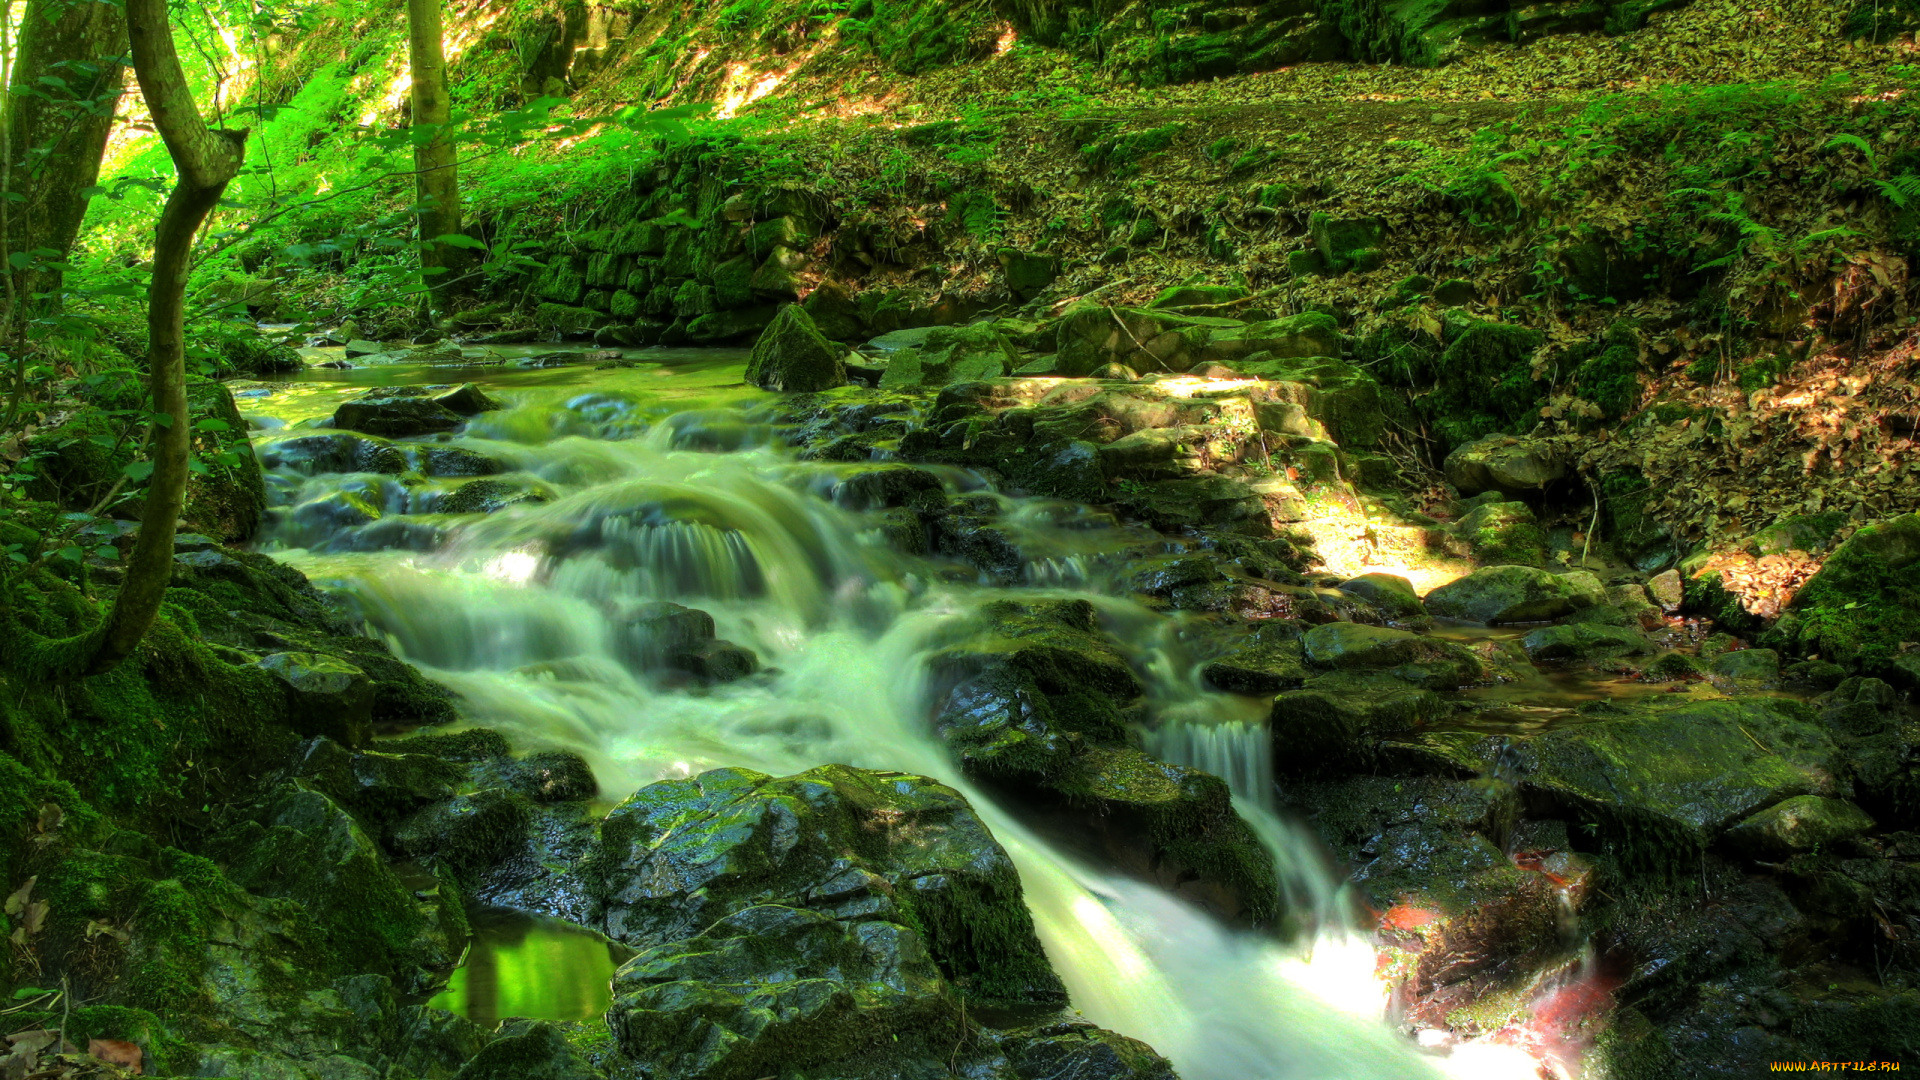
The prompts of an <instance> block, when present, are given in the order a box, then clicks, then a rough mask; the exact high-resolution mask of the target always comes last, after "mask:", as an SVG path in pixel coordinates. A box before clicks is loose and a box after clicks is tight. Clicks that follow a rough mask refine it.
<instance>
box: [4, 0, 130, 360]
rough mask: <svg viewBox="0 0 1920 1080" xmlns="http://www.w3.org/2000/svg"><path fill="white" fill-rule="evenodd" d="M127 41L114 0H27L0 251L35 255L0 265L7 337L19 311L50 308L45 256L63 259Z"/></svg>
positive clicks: (20, 326)
mask: <svg viewBox="0 0 1920 1080" xmlns="http://www.w3.org/2000/svg"><path fill="white" fill-rule="evenodd" d="M126 48H127V17H126V11H125V9H124V8H122V7H121V6H120V5H119V4H111V3H99V2H96V0H28V3H27V7H26V14H25V16H24V18H23V19H22V20H21V24H20V36H19V48H18V52H17V57H18V59H17V61H16V62H15V65H14V72H13V84H12V89H11V92H10V93H9V94H8V95H7V105H6V108H5V110H4V114H3V115H0V124H4V125H5V127H6V137H5V139H4V140H0V141H3V142H4V145H5V148H6V156H7V158H8V161H7V163H6V164H7V167H6V168H5V169H4V170H0V192H4V193H10V194H9V196H8V197H7V209H6V217H7V221H6V225H7V228H6V236H5V238H4V241H5V247H6V249H7V250H6V252H5V254H11V253H13V252H22V253H24V254H26V255H28V256H29V257H30V258H33V259H34V263H35V264H36V265H34V266H32V267H30V268H28V269H25V270H15V269H12V268H11V267H7V269H6V270H5V271H4V272H8V273H11V274H12V277H13V281H12V293H11V295H12V297H13V300H14V302H13V304H12V305H11V310H10V311H9V312H8V313H7V314H8V317H7V319H6V323H5V325H4V326H0V340H4V341H5V342H6V343H7V345H8V346H12V347H17V343H18V341H19V339H20V337H21V336H22V334H23V331H24V327H25V324H26V322H27V320H29V319H31V318H34V317H36V316H38V315H42V314H46V313H50V312H56V311H58V310H59V305H60V289H61V284H62V277H63V275H62V274H61V272H60V271H59V270H58V269H55V268H54V267H53V266H48V265H45V264H47V263H54V264H57V263H59V262H60V261H61V260H64V259H65V258H66V257H67V253H68V251H69V250H70V249H71V248H72V247H73V242H74V239H75V238H76V237H77V236H78V235H79V234H80V223H81V220H82V219H83V218H84V217H85V216H86V213H87V202H88V199H89V196H88V195H87V190H88V189H89V188H91V187H93V186H94V184H95V183H96V182H98V180H99V178H100V157H101V154H102V153H103V152H104V151H105V150H106V146H107V135H108V133H109V132H110V131H111V129H112V127H113V112H114V107H115V106H116V105H117V104H118V103H119V100H120V93H121V89H122V87H123V85H124V82H125V78H124V75H123V72H124V70H125V68H124V65H123V63H122V58H123V56H124V55H125V53H126ZM47 80H58V83H59V84H64V86H62V85H59V84H56V83H54V82H49V81H47ZM16 200H18V201H16ZM36 252H38V253H42V254H39V255H35V253H36ZM5 265H6V264H5V262H4V259H0V266H5Z"/></svg>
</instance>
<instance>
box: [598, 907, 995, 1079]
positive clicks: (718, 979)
mask: <svg viewBox="0 0 1920 1080" xmlns="http://www.w3.org/2000/svg"><path fill="white" fill-rule="evenodd" d="M613 985H614V994H615V997H614V1002H613V1007H612V1008H611V1009H610V1010H609V1011H608V1027H609V1028H611V1029H612V1031H613V1033H614V1037H615V1038H616V1039H617V1040H618V1041H619V1044H620V1048H621V1050H622V1051H624V1052H625V1053H626V1055H627V1056H628V1057H629V1058H631V1059H634V1060H636V1061H643V1062H647V1063H648V1064H650V1065H653V1066H655V1067H656V1068H658V1069H660V1070H661V1071H662V1073H663V1074H665V1075H670V1076H676V1077H686V1078H688V1080H754V1078H757V1077H760V1076H765V1075H770V1070H771V1071H778V1070H780V1069H782V1068H788V1069H791V1068H803V1067H808V1066H812V1065H816V1064H829V1063H832V1064H838V1063H839V1062H842V1061H845V1060H846V1059H848V1058H853V1057H857V1056H858V1055H860V1054H861V1053H862V1052H863V1051H869V1050H871V1049H873V1048H874V1045H875V1043H877V1042H879V1041H880V1040H881V1039H882V1038H884V1039H886V1040H887V1042H888V1044H889V1045H888V1049H889V1050H891V1051H893V1052H896V1053H897V1052H898V1049H899V1048H898V1046H897V1044H898V1043H899V1041H900V1039H901V1036H902V1035H905V1036H906V1037H907V1038H908V1039H909V1040H911V1042H910V1043H909V1052H911V1051H912V1050H920V1051H922V1052H923V1053H924V1052H925V1050H927V1049H930V1048H931V1047H932V1046H933V1045H934V1044H936V1043H938V1042H941V1041H945V1042H946V1043H947V1044H948V1046H949V1047H951V1046H952V1045H953V1044H954V1043H955V1042H956V1041H957V1037H958V1035H959V1027H960V1013H959V1010H958V1009H957V1008H956V1007H955V1006H954V1004H953V1003H951V1002H949V1001H948V1000H947V999H946V997H945V995H944V994H943V993H942V990H943V986H942V981H941V976H940V969H939V966H938V965H937V964H936V963H935V962H934V960H933V957H932V955H931V954H930V952H929V950H928V947H927V944H926V941H925V940H924V938H923V937H922V936H921V935H920V934H919V933H918V932H916V931H915V930H913V929H911V928H910V927H907V926H903V925H901V924H899V923H897V922H892V921H886V920H864V921H857V922H846V921H842V920H839V919H835V918H834V917H833V916H831V915H828V914H825V913H823V912H819V911H811V910H805V909H801V908H794V907H785V906H774V905H756V906H752V907H747V908H743V909H741V910H739V911H735V912H731V913H729V914H727V915H724V916H722V917H720V918H719V919H716V920H714V921H713V922H712V923H710V924H708V925H706V926H704V927H703V928H701V929H700V930H699V931H698V932H697V933H694V934H692V935H689V936H687V937H684V938H677V939H675V940H672V941H670V942H665V943H662V944H659V945H655V946H652V947H650V948H648V949H646V950H644V951H643V952H641V954H640V955H639V956H636V957H634V958H633V959H632V960H630V961H628V962H627V963H626V964H625V965H624V966H623V967H621V969H620V971H619V973H618V974H616V975H615V976H614V984H613ZM876 1036H878V1038H876ZM915 1044H918V1045H915Z"/></svg>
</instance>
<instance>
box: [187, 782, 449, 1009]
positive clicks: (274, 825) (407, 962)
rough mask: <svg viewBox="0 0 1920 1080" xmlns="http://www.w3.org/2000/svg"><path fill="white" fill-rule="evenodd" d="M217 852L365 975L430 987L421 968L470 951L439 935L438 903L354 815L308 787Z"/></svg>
mask: <svg viewBox="0 0 1920 1080" xmlns="http://www.w3.org/2000/svg"><path fill="white" fill-rule="evenodd" d="M213 850H214V854H215V856H216V857H218V858H221V859H222V860H223V861H224V862H225V863H226V868H227V875H228V877H230V878H231V879H232V880H233V882H234V884H236V885H239V886H241V887H242V888H245V889H248V890H250V891H252V892H254V893H256V894H258V895H261V896H266V897H271V898H276V899H288V900H293V901H296V902H298V903H299V904H300V905H301V906H302V907H303V908H305V909H306V910H307V912H308V913H309V914H310V916H311V917H312V919H313V920H314V922H315V923H316V924H318V926H320V927H321V928H323V932H324V934H325V935H326V940H325V941H324V944H325V945H326V946H327V947H329V948H330V949H332V950H334V951H336V952H337V953H339V954H341V955H344V956H351V957H352V958H353V963H354V964H355V965H357V967H356V970H363V971H375V972H378V973H380V974H382V975H387V976H389V977H392V978H394V979H395V980H396V981H397V982H399V983H401V985H402V986H407V987H419V988H424V987H425V986H426V985H428V984H429V976H428V975H427V973H426V972H425V971H423V970H421V968H431V967H435V966H441V965H451V964H452V963H453V962H454V961H455V960H456V959H457V956H458V950H459V949H460V947H461V945H462V943H460V942H450V941H448V940H446V939H445V938H444V937H443V936H440V935H438V934H436V933H435V931H436V920H435V919H434V918H432V917H430V916H432V915H433V914H434V913H433V911H432V904H429V905H423V904H422V902H421V901H420V900H419V899H417V898H416V896H415V894H414V890H413V889H411V888H408V887H407V886H405V885H403V884H401V882H400V879H399V878H398V877H397V876H396V875H395V874H394V872H393V870H392V869H390V868H389V867H388V865H387V859H386V856H385V855H384V854H382V852H381V850H380V847H379V845H378V844H376V843H375V842H374V841H373V839H372V837H370V836H369V835H368V834H367V833H366V831H365V830H364V829H362V828H361V826H360V824H359V822H357V821H355V820H354V818H353V816H352V815H351V814H349V813H347V812H346V811H345V810H344V809H342V808H341V807H340V805H339V804H337V803H335V802H334V801H333V800H332V799H329V798H328V797H327V796H325V795H324V794H321V793H320V792H319V791H318V790H316V789H315V788H313V787H312V786H310V785H309V784H307V783H306V782H305V781H300V780H295V781H292V782H290V783H287V784H285V785H283V786H281V787H280V788H279V789H277V790H276V791H274V792H273V793H272V794H271V795H270V796H269V797H268V799H267V801H266V802H265V803H264V804H263V805H262V806H261V807H260V808H259V809H258V810H257V811H256V814H255V817H254V819H253V820H251V821H246V822H243V823H242V824H241V825H240V826H239V827H237V828H236V829H234V830H232V831H230V832H228V833H226V834H224V835H222V836H221V837H219V838H217V839H216V840H215V842H214V845H213ZM437 903H438V901H434V902H433V904H437Z"/></svg>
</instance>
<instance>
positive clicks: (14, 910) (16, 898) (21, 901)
mask: <svg viewBox="0 0 1920 1080" xmlns="http://www.w3.org/2000/svg"><path fill="white" fill-rule="evenodd" d="M39 880H40V876H39V875H38V874H36V875H34V876H33V877H30V878H28V879H27V883H26V884H25V885H22V886H20V887H19V888H18V889H15V890H13V895H12V896H9V897H7V906H6V912H7V914H8V915H12V916H18V915H19V914H20V912H21V910H22V909H24V908H25V907H26V906H27V899H28V898H29V897H31V896H32V895H33V883H34V882H36V881H39Z"/></svg>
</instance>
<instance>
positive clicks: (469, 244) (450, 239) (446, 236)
mask: <svg viewBox="0 0 1920 1080" xmlns="http://www.w3.org/2000/svg"><path fill="white" fill-rule="evenodd" d="M433 242H434V243H436V244H445V245H447V246H448V247H457V248H467V249H468V250H471V251H485V250H487V245H485V244H483V243H481V242H480V241H478V240H475V239H474V238H473V237H471V236H468V235H466V234H465V233H441V234H440V235H439V236H436V237H434V238H433Z"/></svg>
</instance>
